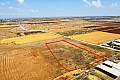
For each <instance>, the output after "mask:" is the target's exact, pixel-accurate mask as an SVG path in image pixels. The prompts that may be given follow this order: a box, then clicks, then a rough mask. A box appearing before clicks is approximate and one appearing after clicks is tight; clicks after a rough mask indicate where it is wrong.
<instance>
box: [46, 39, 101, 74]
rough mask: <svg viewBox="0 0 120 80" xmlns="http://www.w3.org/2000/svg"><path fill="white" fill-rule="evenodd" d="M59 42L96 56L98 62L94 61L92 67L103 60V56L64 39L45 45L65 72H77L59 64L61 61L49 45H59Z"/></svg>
mask: <svg viewBox="0 0 120 80" xmlns="http://www.w3.org/2000/svg"><path fill="white" fill-rule="evenodd" d="M57 42H65V43H68V44H70V45H72V46H75V47H77V48H79V49H81V50H84V51H87V52H88V53H90V54H92V55H93V54H94V55H95V57H96V60H95V61H93V62H91V63H90V64H91V65H92V64H94V63H96V62H98V61H100V60H101V59H100V58H101V57H102V56H100V55H98V54H96V53H95V52H93V51H90V50H88V49H86V48H82V47H80V46H78V45H77V44H75V43H73V42H70V41H67V40H65V39H64V40H58V41H51V42H47V43H45V46H46V47H47V49H48V50H49V52H50V53H51V54H52V56H53V57H54V59H55V60H56V62H57V63H58V65H59V66H61V67H62V68H63V69H65V71H68V72H69V71H73V70H76V69H72V70H71V69H67V68H66V67H64V65H63V64H61V63H60V62H59V60H58V59H57V57H56V56H55V55H54V52H53V50H52V49H51V48H50V47H49V46H48V45H49V44H52V43H57ZM77 69H80V68H77Z"/></svg>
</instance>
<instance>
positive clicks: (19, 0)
mask: <svg viewBox="0 0 120 80" xmlns="http://www.w3.org/2000/svg"><path fill="white" fill-rule="evenodd" d="M24 1H25V0H17V2H18V3H19V4H22V3H24Z"/></svg>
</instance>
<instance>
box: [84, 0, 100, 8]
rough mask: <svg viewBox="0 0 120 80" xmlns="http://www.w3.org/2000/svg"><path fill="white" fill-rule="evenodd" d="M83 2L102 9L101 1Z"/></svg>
mask: <svg viewBox="0 0 120 80" xmlns="http://www.w3.org/2000/svg"><path fill="white" fill-rule="evenodd" d="M83 2H85V3H86V4H87V5H88V6H90V7H91V6H93V7H96V8H101V7H102V3H101V0H83Z"/></svg>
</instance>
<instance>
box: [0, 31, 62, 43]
mask: <svg viewBox="0 0 120 80" xmlns="http://www.w3.org/2000/svg"><path fill="white" fill-rule="evenodd" d="M59 37H62V36H61V35H58V34H52V33H42V34H39V33H38V34H32V35H27V36H22V37H16V38H9V39H3V40H1V41H0V43H1V44H12V43H13V44H24V43H29V42H35V41H43V40H48V39H54V38H59Z"/></svg>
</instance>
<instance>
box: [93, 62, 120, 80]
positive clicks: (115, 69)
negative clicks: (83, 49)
mask: <svg viewBox="0 0 120 80" xmlns="http://www.w3.org/2000/svg"><path fill="white" fill-rule="evenodd" d="M95 69H96V70H99V71H100V72H102V73H104V74H106V75H107V76H110V77H111V78H113V79H116V80H118V78H119V77H120V64H119V63H114V62H112V61H109V60H107V61H105V62H103V63H102V64H100V65H97V66H96V67H95Z"/></svg>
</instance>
